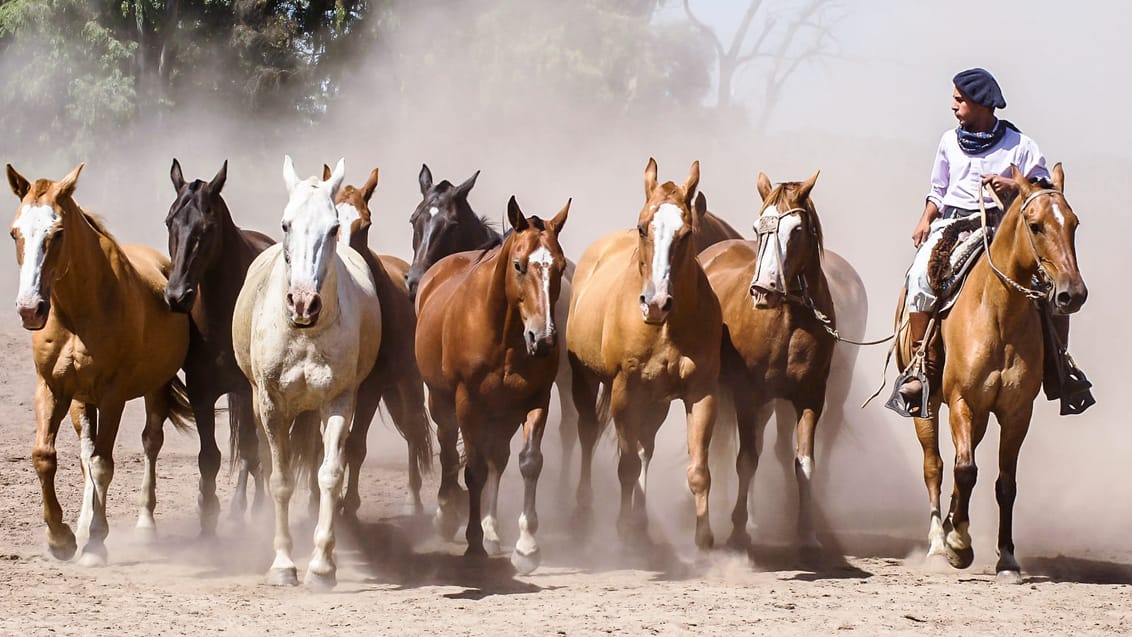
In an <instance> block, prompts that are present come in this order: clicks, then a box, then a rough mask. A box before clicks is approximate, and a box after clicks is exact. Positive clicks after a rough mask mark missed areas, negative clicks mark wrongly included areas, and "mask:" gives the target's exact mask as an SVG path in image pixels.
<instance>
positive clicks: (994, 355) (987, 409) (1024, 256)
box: [897, 163, 1088, 583]
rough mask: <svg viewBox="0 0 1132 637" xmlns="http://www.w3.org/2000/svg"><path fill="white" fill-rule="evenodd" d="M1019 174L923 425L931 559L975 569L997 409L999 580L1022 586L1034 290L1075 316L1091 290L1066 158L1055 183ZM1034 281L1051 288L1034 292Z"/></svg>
mask: <svg viewBox="0 0 1132 637" xmlns="http://www.w3.org/2000/svg"><path fill="white" fill-rule="evenodd" d="M1011 172H1012V177H1013V179H1014V183H1015V184H1016V185H1017V186H1018V197H1017V198H1016V199H1015V200H1014V202H1013V204H1011V206H1010V208H1009V209H1008V210H1007V212H1006V215H1005V216H1004V217H1003V219H1002V223H1001V224H1000V225H999V227H998V230H997V231H996V232H995V236H994V241H993V242H992V243H991V245H990V252H989V254H984V255H983V256H981V257H980V258H979V261H978V262H977V263H976V264H975V265H974V266H973V267H972V269H971V273H970V274H969V275H968V276H967V281H966V283H965V284H964V286H963V289H962V290H961V291H960V293H959V296H958V298H957V299H956V301H955V304H954V306H952V308H951V310H950V311H949V312H948V313H947V314H946V315H945V316H944V317H943V319H942V324H941V327H940V332H939V333H940V335H941V336H942V338H943V344H944V349H945V350H946V358H945V360H944V365H943V382H942V383H941V385H942V387H941V388H932V389H933V391H932V396H931V402H930V406H931V413H932V418H917V419H915V422H916V433H917V435H918V437H919V439H920V444H921V445H922V447H923V450H924V482H925V483H926V485H927V488H928V500H929V502H930V505H931V527H930V530H929V531H928V539H929V542H930V548H929V549H928V555H946V557H947V559H948V561H949V562H950V563H951V565H952V566H954V567H956V568H966V567H967V566H969V565H970V564H971V562H972V561H973V560H974V558H975V553H974V550H973V548H972V546H971V535H970V532H969V526H970V512H969V507H970V503H971V492H972V491H973V490H974V487H975V479H976V476H977V475H978V470H977V468H976V467H975V447H976V446H978V444H979V441H981V440H982V439H983V435H984V434H985V433H986V430H987V422H988V420H989V417H990V415H991V414H994V416H995V419H996V420H997V421H998V424H999V427H1000V429H1001V433H1000V436H999V452H998V479H997V480H996V481H995V485H994V486H995V498H996V500H997V501H998V507H999V522H998V563H997V565H996V566H995V570H996V571H997V573H998V580H999V581H1000V582H1007V583H1020V582H1021V581H1022V577H1021V573H1020V568H1019V566H1018V562H1017V560H1015V558H1014V538H1013V525H1014V519H1013V511H1014V498H1015V495H1016V494H1017V482H1016V479H1015V472H1016V470H1017V467H1018V452H1019V450H1020V449H1021V447H1022V441H1023V440H1024V439H1025V437H1026V431H1027V430H1028V429H1029V427H1030V416H1031V414H1032V412H1033V408H1034V398H1035V397H1036V396H1037V395H1038V389H1039V388H1040V387H1041V384H1042V376H1043V366H1042V360H1043V359H1042V357H1043V354H1044V341H1043V338H1042V326H1041V316H1040V315H1039V310H1038V308H1037V306H1036V305H1035V303H1034V302H1033V301H1032V300H1031V298H1030V296H1031V295H1033V296H1037V295H1038V294H1039V293H1041V294H1045V293H1047V292H1048V294H1049V296H1050V298H1051V301H1052V305H1053V307H1054V308H1055V309H1056V310H1057V311H1058V312H1059V313H1062V314H1071V313H1073V312H1076V311H1077V310H1079V309H1081V306H1082V305H1083V304H1084V303H1085V297H1086V296H1087V295H1088V290H1087V289H1086V287H1085V282H1084V280H1083V279H1082V278H1081V273H1080V271H1079V270H1078V268H1077V250H1076V246H1075V237H1076V233H1077V223H1078V222H1077V215H1076V214H1074V212H1073V209H1072V208H1071V207H1070V206H1069V202H1068V200H1066V198H1065V194H1064V187H1065V174H1064V172H1063V171H1062V168H1061V164H1060V163H1059V164H1057V165H1055V166H1054V167H1053V170H1052V171H1051V175H1052V177H1053V187H1052V188H1042V187H1040V186H1037V185H1033V184H1030V183H1029V182H1028V181H1027V180H1026V179H1025V178H1024V177H1023V176H1022V174H1021V173H1020V172H1019V171H1018V169H1017V168H1014V167H1012V168H1011ZM988 257H989V261H988ZM992 265H993V266H994V267H997V268H998V269H999V272H1001V274H999V273H998V272H995V271H994V270H993V269H992ZM1035 277H1037V278H1038V279H1039V280H1041V281H1042V282H1043V283H1042V286H1043V287H1045V288H1046V290H1028V289H1027V288H1026V286H1027V285H1029V284H1030V281H1031V279H1033V278H1035ZM899 307H900V308H901V309H900V310H899V311H898V322H897V325H898V326H899V325H901V324H902V323H903V316H901V315H902V314H903V308H904V302H903V300H901V302H900V306H899ZM910 349H911V344H910V342H909V338H908V333H907V330H905V331H904V332H903V333H902V338H901V347H899V348H897V350H898V352H899V356H898V358H899V359H900V360H899V361H898V363H899V364H900V365H901V367H903V366H904V365H905V361H907V360H908V359H909V356H910ZM941 402H942V403H946V404H947V406H948V416H949V420H950V423H951V438H952V440H953V441H954V443H955V485H954V489H953V491H952V495H951V510H950V512H949V513H948V516H947V518H946V519H942V518H941V513H940V505H939V495H940V483H941V481H942V468H943V461H942V460H941V459H940V454H939V423H938V417H939V406H940V403H941Z"/></svg>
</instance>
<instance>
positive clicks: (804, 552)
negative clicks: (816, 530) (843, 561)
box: [798, 540, 825, 566]
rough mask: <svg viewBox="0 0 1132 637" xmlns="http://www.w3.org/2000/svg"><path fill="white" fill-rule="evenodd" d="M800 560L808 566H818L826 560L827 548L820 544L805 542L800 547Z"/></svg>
mask: <svg viewBox="0 0 1132 637" xmlns="http://www.w3.org/2000/svg"><path fill="white" fill-rule="evenodd" d="M798 559H799V560H801V562H802V564H805V565H807V566H818V565H820V564H821V563H822V561H823V560H824V559H825V547H823V546H822V545H821V543H820V542H818V541H817V540H814V541H813V542H805V543H803V544H802V545H801V546H799V547H798Z"/></svg>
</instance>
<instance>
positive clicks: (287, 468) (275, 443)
mask: <svg viewBox="0 0 1132 637" xmlns="http://www.w3.org/2000/svg"><path fill="white" fill-rule="evenodd" d="M252 401H253V402H252V404H253V405H254V407H255V412H256V418H257V420H258V421H259V422H260V423H261V424H262V427H263V433H264V434H265V436H264V437H265V438H267V446H268V449H269V450H270V458H271V467H270V478H269V479H268V482H269V483H270V485H271V497H272V498H273V499H274V500H275V539H274V548H275V559H274V561H272V563H271V568H270V569H269V570H268V571H267V577H266V579H267V583H268V584H270V585H272V586H297V585H298V583H299V577H298V570H297V569H296V568H295V562H294V560H292V559H291V549H292V541H291V524H290V519H291V516H290V506H291V494H292V493H293V492H294V490H295V474H294V471H293V469H292V467H291V460H292V458H291V441H290V431H289V429H290V426H291V419H290V418H287V417H285V415H284V414H283V413H281V410H280V409H279V408H277V407H276V406H275V405H274V404H273V403H272V402H271V399H270V397H268V396H267V395H266V393H263V394H262V395H261V392H259V391H256V392H255V393H254V394H253V395H252Z"/></svg>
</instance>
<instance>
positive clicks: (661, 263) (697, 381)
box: [566, 158, 723, 548]
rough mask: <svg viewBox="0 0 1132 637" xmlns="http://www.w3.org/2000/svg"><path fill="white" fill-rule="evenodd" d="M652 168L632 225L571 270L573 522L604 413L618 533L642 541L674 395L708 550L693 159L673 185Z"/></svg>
mask: <svg viewBox="0 0 1132 637" xmlns="http://www.w3.org/2000/svg"><path fill="white" fill-rule="evenodd" d="M656 170H657V167H656V161H655V160H653V159H651V158H650V159H649V163H648V167H647V168H646V169H645V205H644V208H643V209H642V210H641V212H640V215H639V216H638V222H637V227H636V228H635V229H633V230H627V231H619V232H615V233H613V234H610V235H607V236H605V237H604V238H602V239H599V240H598V241H597V242H595V243H594V244H593V245H591V246H590V247H589V248H588V249H586V252H585V254H583V256H582V259H581V261H579V262H578V269H577V272H576V274H575V280H574V290H573V295H572V296H571V298H570V316H571V321H570V325H569V327H568V331H567V334H566V344H567V347H568V351H569V357H570V366H571V368H572V369H573V374H574V401H575V405H576V407H577V409H578V414H579V421H578V437H579V441H580V443H581V448H582V468H581V478H580V480H579V483H578V518H577V519H578V522H579V523H580V525H581V526H582V528H583V530H585V529H587V528H588V526H589V525H590V520H591V518H592V508H591V507H592V486H591V484H590V474H591V473H592V472H591V464H592V459H593V450H594V444H595V443H596V441H597V437H598V434H599V433H600V430H601V429H602V428H603V427H604V426H606V425H607V424H608V419H609V416H610V415H611V416H612V418H613V421H614V424H615V426H616V429H617V441H618V449H619V451H620V459H619V462H618V467H617V475H618V477H619V478H620V482H621V512H620V517H619V519H618V530H619V531H620V533H621V535H622V537H623V538H625V539H638V540H647V537H646V534H647V530H646V528H647V516H646V513H645V487H646V479H647V475H648V465H649V461H650V460H651V459H652V454H653V450H654V443H655V438H656V433H657V430H658V429H659V428H660V425H661V424H662V423H663V422H664V419H665V416H667V415H668V409H669V403H670V402H671V401H672V400H674V399H677V398H679V399H681V400H683V401H684V407H685V411H686V412H687V415H688V428H687V433H688V452H689V455H690V463H689V465H688V486H689V488H690V489H691V491H692V494H693V496H694V497H695V508H696V535H695V538H696V544H697V545H698V546H700V547H701V548H708V547H711V545H712V543H713V538H712V533H711V526H710V523H709V520H708V492H709V490H710V488H711V474H710V470H709V468H708V447H709V445H710V443H711V432H712V426H713V425H714V423H715V416H716V394H717V390H718V377H719V353H720V339H721V336H722V329H723V328H722V319H721V316H720V308H719V301H718V300H716V297H715V293H714V292H712V289H711V284H710V283H709V282H708V279H707V276H705V275H704V271H703V269H702V268H701V267H700V264H699V262H698V261H697V259H696V251H695V248H696V245H695V240H694V237H693V235H694V233H695V230H696V228H695V226H696V224H697V219H698V218H699V215H697V214H695V213H694V212H693V200H694V198H695V196H696V187H697V185H698V184H699V180H700V165H699V162H694V163H693V164H692V167H691V171H690V173H689V175H688V179H687V180H686V181H685V182H684V184H683V185H680V186H678V185H676V184H674V183H672V182H670V181H669V182H665V183H663V184H658V183H657V179H656ZM599 386H601V404H600V405H599V404H598V392H599Z"/></svg>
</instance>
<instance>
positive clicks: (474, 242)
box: [464, 207, 503, 250]
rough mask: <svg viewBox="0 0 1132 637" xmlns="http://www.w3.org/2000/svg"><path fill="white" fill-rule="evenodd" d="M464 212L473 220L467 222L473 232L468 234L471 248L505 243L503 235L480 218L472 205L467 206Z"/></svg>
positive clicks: (476, 248) (484, 247)
mask: <svg viewBox="0 0 1132 637" xmlns="http://www.w3.org/2000/svg"><path fill="white" fill-rule="evenodd" d="M464 214H466V215H468V217H469V219H470V220H471V223H468V224H467V226H468V227H469V228H471V230H472V232H471V234H469V235H468V246H469V247H468V249H469V250H479V249H481V248H482V249H487V248H490V247H493V246H497V245H500V244H502V243H503V235H501V234H499V233H498V232H496V231H495V229H494V228H492V227H491V226H489V225H487V224H486V223H484V220H483V219H480V217H479V215H477V214H476V213H475V212H474V211H472V209H471V207H468V208H466V209H465V210H464Z"/></svg>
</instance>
